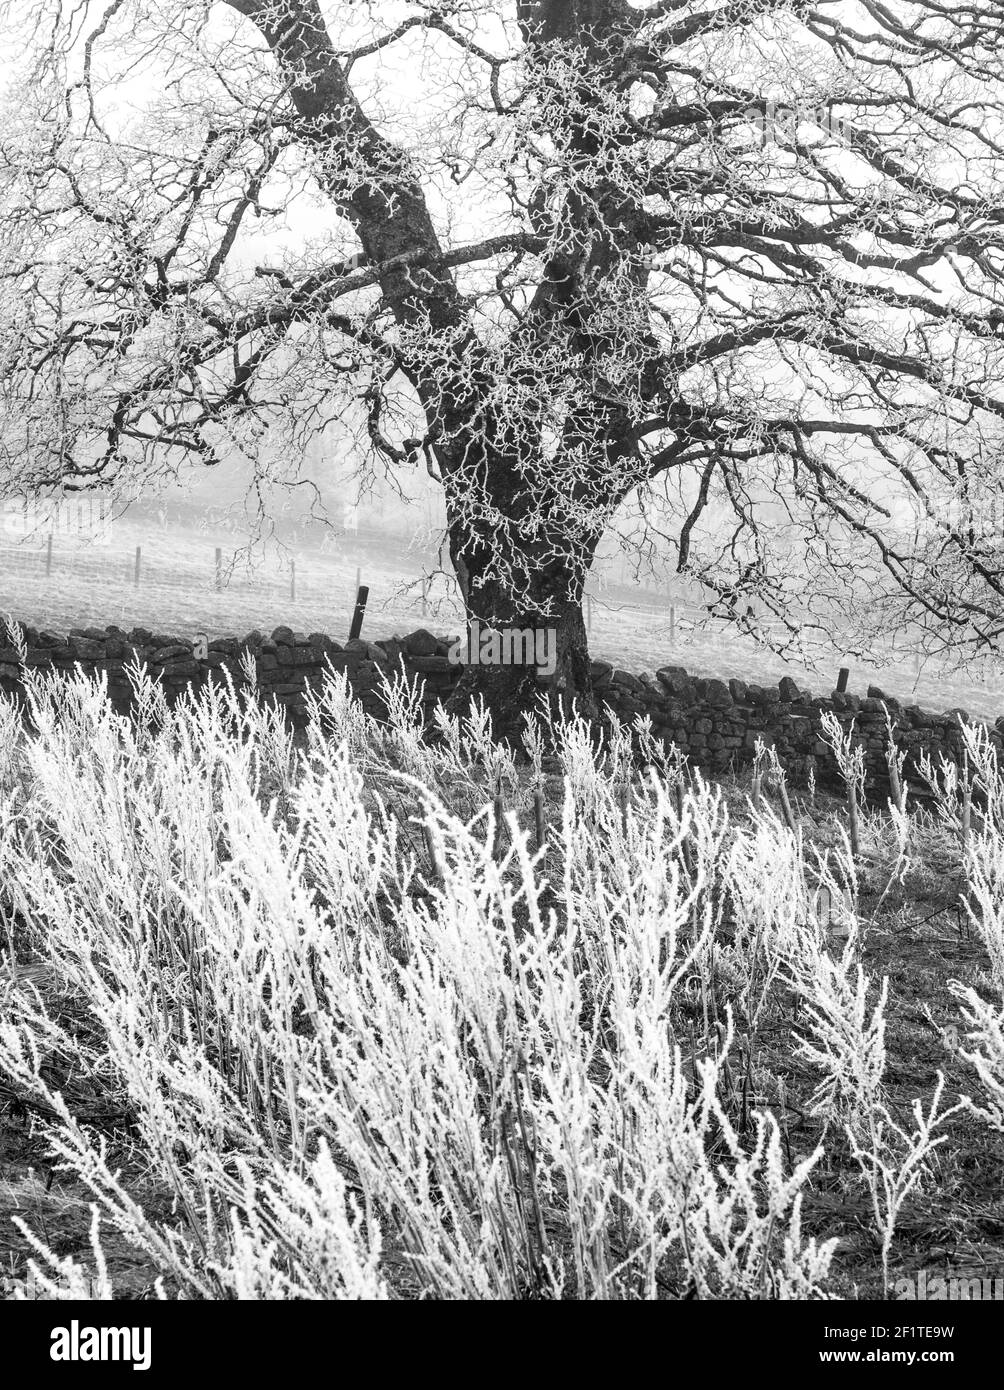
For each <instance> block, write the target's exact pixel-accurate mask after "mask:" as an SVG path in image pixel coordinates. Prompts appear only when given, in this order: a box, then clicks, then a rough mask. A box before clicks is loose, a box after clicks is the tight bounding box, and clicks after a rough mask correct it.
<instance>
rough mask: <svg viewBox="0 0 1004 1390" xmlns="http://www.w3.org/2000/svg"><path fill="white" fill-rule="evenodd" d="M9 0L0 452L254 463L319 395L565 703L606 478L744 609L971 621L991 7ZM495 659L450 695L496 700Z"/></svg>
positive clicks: (297, 445) (998, 133)
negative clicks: (547, 655)
mask: <svg viewBox="0 0 1004 1390" xmlns="http://www.w3.org/2000/svg"><path fill="white" fill-rule="evenodd" d="M9 18H11V20H12V21H13V22H14V25H15V29H17V31H18V32H20V33H22V34H23V35H24V36H25V44H26V49H25V51H26V54H27V55H28V57H27V58H26V61H25V64H24V66H23V68H22V69H21V72H22V74H23V76H24V80H23V81H22V82H21V83H19V84H16V85H15V86H14V87H13V88H12V89H11V91H10V92H9V94H8V102H7V115H6V117H5V127H4V131H3V134H2V136H0V139H2V162H0V178H2V185H0V196H2V199H3V207H4V215H5V225H4V231H3V233H2V243H0V245H2V259H3V264H2V267H0V273H2V279H0V286H2V291H0V294H2V297H0V325H2V343H0V352H2V357H3V379H4V388H3V390H4V414H3V425H2V438H3V442H4V447H5V449H6V459H7V466H8V470H9V471H10V473H11V475H12V476H13V477H14V478H15V479H16V481H17V482H18V483H19V485H23V486H34V487H39V488H45V487H46V486H50V485H52V484H53V483H56V482H60V483H61V484H62V485H69V486H92V485H95V484H97V483H109V482H112V481H114V480H116V479H117V480H120V481H121V480H122V479H124V478H131V479H133V480H135V479H136V478H143V479H147V478H149V477H150V476H151V475H152V474H154V473H156V472H157V470H164V469H170V468H173V467H175V466H176V464H177V461H178V460H179V459H180V458H182V457H185V456H198V457H201V458H202V459H204V460H205V461H206V462H207V463H212V462H213V461H214V459H217V458H219V457H220V456H221V454H223V453H227V452H229V451H232V450H234V449H239V450H241V451H242V452H243V453H244V454H245V455H246V456H247V458H248V460H249V463H250V464H251V465H253V466H254V467H256V468H259V467H260V468H266V467H268V466H269V462H268V460H269V458H273V459H274V458H275V457H276V456H278V455H280V454H282V453H284V452H286V453H288V452H290V451H295V450H297V449H302V448H303V444H304V440H305V439H306V437H307V436H308V435H309V433H310V432H311V431H315V430H318V429H321V428H323V427H324V426H325V425H326V424H327V423H329V422H330V421H331V420H332V419H335V418H340V419H343V420H345V419H357V420H358V421H359V422H360V423H361V426H362V429H363V434H364V443H365V446H366V448H367V449H368V451H369V452H370V455H371V456H372V458H373V460H375V461H382V462H383V463H384V464H388V465H390V466H392V467H407V466H409V465H414V464H415V463H419V462H421V461H423V460H424V462H425V464H426V466H427V467H428V468H429V470H430V472H432V473H433V475H434V476H435V477H437V478H438V479H440V480H441V482H442V486H443V489H444V493H445V499H446V508H447V517H448V527H449V549H450V555H451V559H452V562H453V566H454V568H455V571H456V575H457V578H458V582H459V585H460V589H461V592H462V594H463V597H464V601H465V603H466V605H467V608H468V612H469V614H470V615H471V616H472V617H476V618H478V619H480V620H482V621H484V622H486V623H490V624H495V625H519V626H524V625H533V626H552V627H555V628H556V629H557V632H558V640H559V663H558V673H557V679H558V682H559V684H563V685H564V686H565V687H566V688H568V689H569V690H571V691H573V692H575V693H576V694H577V695H578V696H579V697H580V698H581V699H582V700H583V701H584V702H585V703H587V704H588V702H589V679H588V676H589V666H588V654H587V647H586V637H585V631H584V627H583V622H582V616H581V598H582V593H583V585H584V582H585V578H586V575H587V573H588V570H589V567H590V564H591V561H592V559H593V556H594V554H595V551H596V547H597V545H598V543H599V541H600V539H601V537H603V535H604V534H605V532H606V531H607V529H608V528H609V526H610V524H611V521H612V519H613V518H614V516H615V515H616V513H617V511H618V508H620V507H622V505H623V504H624V503H625V502H626V501H627V500H628V499H634V500H635V501H636V502H637V504H638V506H639V508H640V511H641V514H642V516H643V517H648V518H649V519H650V520H651V522H652V529H653V532H655V531H659V530H662V529H664V530H665V536H664V541H665V544H666V545H668V547H669V548H670V551H671V553H672V555H673V558H674V560H675V563H676V565H677V567H678V568H679V570H680V571H681V572H685V573H687V574H689V575H692V576H694V577H695V578H696V579H698V580H699V581H700V582H701V583H702V584H703V585H704V586H705V588H706V591H707V593H708V596H709V603H710V604H711V605H712V607H713V608H714V609H715V611H717V612H719V613H723V614H726V615H729V616H731V617H733V618H734V619H735V620H736V622H737V623H738V624H739V625H740V626H742V627H745V628H748V629H749V630H751V631H754V632H755V631H758V630H760V629H761V628H762V626H763V624H764V622H765V620H766V619H767V618H771V619H780V620H781V622H782V623H783V624H785V625H786V626H787V629H788V630H789V631H791V632H795V631H797V630H798V629H799V628H801V627H802V626H804V625H805V624H806V623H811V622H814V621H817V620H819V621H824V622H832V621H834V614H835V613H837V612H839V613H840V614H841V621H843V622H844V623H846V624H847V625H848V629H847V630H848V631H852V630H853V631H856V632H857V633H859V634H865V635H867V634H868V633H869V632H872V631H874V630H875V626H876V624H888V623H890V622H896V623H910V624H913V625H914V629H915V632H916V634H917V640H937V641H940V642H942V643H946V642H947V643H953V644H955V645H957V646H958V645H960V644H961V645H962V646H963V647H966V648H967V649H970V650H972V649H976V648H980V647H984V648H991V649H995V648H996V647H997V646H998V645H999V642H1000V637H1001V633H1002V631H1004V604H1002V595H1004V570H1002V559H1004V546H1002V543H1001V536H1000V529H999V526H998V525H996V523H995V522H994V521H992V520H990V518H993V517H999V515H1000V511H999V502H1000V499H1001V494H1002V490H1004V469H1002V466H1001V452H1000V451H1001V418H1002V413H1004V390H1002V386H1001V380H1002V370H1001V369H1002V361H1001V355H1002V349H1004V299H1002V249H1004V248H1002V224H1004V198H1002V173H1004V162H1002V155H1004V149H1002V144H1001V142H1002V140H1004V121H1002V114H1004V112H1002V95H1001V94H1002V93H1004V84H1002V76H1004V73H1002V58H1001V56H1000V50H999V46H998V45H999V39H1000V37H1001V23H1002V18H1004V11H1002V9H1001V7H1000V5H998V4H996V3H992V0H974V3H969V4H966V5H962V6H951V5H945V4H941V3H937V2H936V0H886V2H885V3H880V0H858V2H857V3H849V0H814V3H812V4H809V3H805V0H794V2H793V3H792V2H790V0H789V3H783V2H782V0H657V2H656V3H650V4H647V5H641V4H635V5H632V4H629V3H627V0H539V2H538V3H523V2H522V0H520V2H519V3H513V4H509V3H505V4H499V3H488V0H442V3H424V2H423V0H403V2H402V3H401V4H395V5H386V4H381V5H375V4H365V3H363V4H360V3H351V2H350V0H346V2H345V3H330V4H328V3H325V4H318V3H316V2H315V0H230V3H229V4H226V5H199V4H191V3H183V2H182V0H110V3H105V4H103V5H100V6H94V5H92V4H90V3H89V2H88V0H81V3H79V4H77V5H75V6H64V5H61V4H59V3H58V2H57V0H53V2H52V3H50V4H48V5H45V6H43V7H41V9H40V7H39V6H37V5H31V6H30V7H29V6H28V5H27V4H26V2H25V3H19V4H14V5H13V6H11V7H10V15H9ZM18 26H19V28H18ZM308 214H309V215H308ZM263 229H264V230H263ZM271 229H275V234H274V235H271V234H270V230H271ZM657 493H658V494H660V495H661V497H662V505H661V506H659V507H657V506H656V504H655V501H654V500H653V499H654V498H655V496H656V494H657ZM667 503H668V504H669V505H668V508H667V505H666V504H667ZM665 516H669V518H670V520H671V525H670V526H669V527H664V524H663V522H662V521H661V520H660V518H663V517H665ZM532 682H533V675H532V673H528V672H526V671H525V670H521V669H520V668H496V669H486V668H484V667H481V668H478V669H476V670H472V671H471V672H469V673H468V677H467V678H465V682H464V683H463V685H462V688H461V698H464V699H466V697H467V695H468V694H470V693H471V692H472V691H474V690H475V689H476V690H479V691H480V692H481V693H482V694H484V695H485V696H486V697H487V699H488V701H489V704H490V706H491V707H492V709H493V711H494V713H495V715H496V718H497V720H498V721H499V724H500V725H501V726H502V727H506V726H508V725H510V724H511V722H512V718H513V716H514V715H516V714H517V713H518V711H519V709H520V708H521V707H522V706H523V705H524V704H525V702H526V700H527V699H528V696H529V693H530V689H531V687H532Z"/></svg>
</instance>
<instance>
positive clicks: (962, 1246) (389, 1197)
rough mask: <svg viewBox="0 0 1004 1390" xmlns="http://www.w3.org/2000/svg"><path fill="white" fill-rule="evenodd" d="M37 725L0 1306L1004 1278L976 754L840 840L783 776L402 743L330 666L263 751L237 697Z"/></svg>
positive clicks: (993, 851) (2, 756) (89, 694)
mask: <svg viewBox="0 0 1004 1390" xmlns="http://www.w3.org/2000/svg"><path fill="white" fill-rule="evenodd" d="M35 700H36V709H35V723H36V725H37V728H38V733H37V735H36V736H35V737H34V738H32V739H31V740H30V741H29V740H27V739H26V738H25V737H24V736H23V735H22V734H21V733H20V723H19V719H18V716H17V715H16V713H15V711H13V710H12V709H11V708H10V707H9V706H7V705H4V706H2V707H0V800H2V802H3V804H4V806H5V808H6V814H5V816H4V819H3V822H2V826H3V828H2V833H0V924H2V934H0V935H2V939H3V941H4V962H3V967H2V974H0V1162H2V1164H3V1171H4V1173H5V1178H4V1185H3V1187H2V1188H0V1274H2V1275H5V1276H6V1278H7V1280H8V1284H7V1287H8V1290H9V1291H10V1295H11V1296H13V1295H14V1293H15V1291H17V1290H20V1292H21V1293H22V1294H24V1293H26V1292H27V1293H28V1295H29V1296H31V1295H32V1294H34V1295H35V1296H37V1295H38V1294H39V1293H40V1292H44V1288H45V1286H44V1284H43V1283H42V1282H39V1278H38V1277H36V1275H34V1274H31V1271H30V1267H29V1260H30V1259H31V1258H32V1256H33V1252H34V1258H35V1259H36V1261H37V1262H38V1265H39V1269H40V1272H44V1273H47V1274H48V1276H49V1278H50V1279H51V1280H53V1281H54V1284H53V1289H54V1290H56V1291H58V1290H62V1291H63V1292H64V1294H65V1293H66V1292H76V1293H77V1294H78V1295H79V1294H83V1295H85V1296H88V1295H92V1296H93V1295H97V1294H103V1295H105V1296H115V1297H136V1296H154V1295H155V1294H156V1292H157V1291H158V1290H159V1291H160V1292H161V1293H163V1294H165V1295H166V1296H168V1297H182V1298H210V1299H221V1298H249V1297H250V1298H284V1299H286V1298H294V1299H295V1298H341V1297H353V1296H361V1297H367V1298H378V1297H390V1298H415V1297H419V1296H433V1297H442V1298H450V1299H459V1298H476V1299H510V1298H573V1299H578V1298H601V1299H607V1298H611V1299H621V1298H627V1299H637V1298H643V1299H678V1298H683V1297H699V1298H706V1297H728V1298H796V1299H816V1298H822V1297H838V1298H855V1297H882V1296H888V1297H896V1296H897V1288H901V1287H902V1286H901V1284H900V1281H902V1280H903V1279H906V1278H909V1277H912V1276H914V1275H916V1274H917V1273H918V1271H920V1270H922V1269H923V1270H926V1271H927V1275H928V1277H929V1278H931V1277H934V1276H935V1275H942V1276H944V1275H950V1276H954V1277H965V1278H990V1277H995V1276H996V1277H998V1278H999V1277H1001V1275H1002V1274H1004V1269H1002V1263H1004V1262H1002V1257H1001V1249H1002V1236H1004V1196H1002V1193H1001V1189H1000V1183H999V1173H1000V1171H1001V1162H1002V1159H1004V1046H1002V1039H1001V1032H1000V1027H1001V1018H1002V1006H1004V880H1002V877H1001V864H1002V863H1004V794H1002V792H1001V782H1000V778H999V774H998V769H997V763H996V756H995V755H994V753H993V750H992V749H991V748H989V746H988V745H987V744H986V743H985V742H984V741H981V738H980V736H979V734H978V732H975V733H970V734H969V735H968V737H969V738H970V740H971V747H970V776H971V777H972V778H974V779H975V790H976V791H977V793H978V792H980V791H983V792H984V793H986V794H987V796H986V797H985V798H983V799H981V798H980V797H979V796H977V804H980V805H982V806H983V807H984V810H983V812H982V813H979V814H978V813H977V812H976V811H975V810H970V811H969V812H968V813H965V814H964V813H963V807H964V806H965V805H967V804H969V805H970V806H972V804H973V797H972V791H970V793H969V794H967V795H964V794H963V793H964V790H965V789H964V788H960V786H959V784H958V783H957V782H956V781H954V780H953V779H951V778H947V779H942V780H941V781H940V782H939V795H938V797H937V799H936V804H935V806H934V809H930V808H929V809H922V808H913V807H912V803H911V807H910V809H907V808H906V807H904V809H902V810H900V809H898V808H896V807H891V806H888V805H887V806H884V807H883V806H881V805H866V806H865V808H864V811H863V814H862V818H861V827H860V846H859V848H858V851H857V853H856V854H852V853H851V851H850V849H849V846H848V843H847V817H846V809H845V806H844V804H843V802H842V801H840V800H838V799H834V798H830V797H825V796H822V795H819V796H810V795H809V794H806V795H805V796H804V797H793V798H792V803H793V804H792V806H791V813H790V817H789V814H788V812H787V811H786V810H784V806H783V801H782V800H779V795H778V793H779V785H780V784H779V781H778V778H779V777H780V775H781V774H780V771H779V770H778V769H777V768H776V765H775V766H774V767H773V768H772V767H771V766H770V765H769V764H768V765H767V766H766V767H765V768H764V769H762V771H763V781H762V782H761V783H758V786H757V788H756V789H753V788H751V785H750V783H749V781H748V780H744V781H736V780H732V781H730V782H729V783H727V784H726V785H725V786H723V787H720V788H719V787H707V786H705V785H704V784H703V783H701V782H700V781H699V780H698V781H692V780H691V779H690V778H689V777H688V776H687V775H686V773H685V770H684V769H683V768H682V767H681V766H679V765H678V764H677V763H676V762H675V760H674V759H672V758H670V759H668V760H666V761H664V762H662V763H661V764H659V763H658V759H656V763H657V766H656V769H655V770H654V771H650V772H649V773H647V774H646V775H645V776H642V775H641V774H640V773H639V772H638V771H636V770H633V767H632V761H631V756H630V752H629V743H628V741H627V740H626V739H623V738H618V737H615V738H614V740H613V742H612V743H610V744H609V745H608V746H607V747H606V748H605V749H604V750H603V751H602V754H598V753H597V752H596V750H594V749H593V748H592V747H591V745H590V743H589V740H588V738H587V737H586V736H585V731H584V730H583V729H581V728H579V727H578V726H575V725H572V726H558V727H557V728H545V727H542V726H539V725H538V726H535V728H534V730H533V736H532V737H530V738H529V741H528V744H527V753H528V761H527V763H526V764H521V763H516V762H514V761H513V760H512V759H511V758H510V757H509V756H508V755H507V754H506V753H504V752H501V751H500V750H498V749H497V748H495V747H494V746H493V745H492V744H491V743H490V741H488V740H487V739H486V738H485V736H484V733H483V731H482V730H479V729H478V728H477V727H476V726H470V727H466V728H465V727H462V726H459V725H455V724H454V725H450V724H446V725H444V728H443V732H444V735H445V737H444V739H443V741H442V742H441V743H440V744H439V745H438V746H437V747H436V748H435V749H431V748H429V747H427V746H426V745H424V744H423V742H422V740H421V738H420V737H419V725H418V723H417V719H418V715H417V711H416V710H415V709H414V708H412V707H409V705H408V704H407V702H406V701H404V700H403V699H402V702H401V703H400V704H399V705H398V707H397V712H396V716H395V719H394V721H393V724H392V726H391V727H390V728H387V727H384V726H380V725H376V724H374V723H373V722H372V721H370V720H368V719H367V718H366V717H365V716H364V715H363V713H362V711H361V710H360V709H359V707H358V706H357V705H356V704H355V703H354V702H353V701H352V700H351V698H350V696H349V694H348V691H347V688H346V687H345V685H344V683H343V682H342V681H341V680H338V681H332V682H331V683H330V684H329V686H328V689H327V691H326V693H325V695H324V697H323V704H322V706H321V707H320V708H319V710H318V715H317V718H316V719H315V720H314V721H313V722H312V724H311V727H310V728H309V730H308V731H307V733H306V735H305V736H304V737H303V738H302V739H298V740H294V739H292V738H291V737H290V736H289V735H287V734H285V733H284V732H283V731H282V729H281V727H280V726H279V725H278V724H276V723H275V722H274V721H273V720H272V719H271V717H270V716H269V715H268V714H267V713H264V712H262V711H261V710H259V709H258V708H257V707H256V706H254V705H250V706H248V707H243V706H241V705H240V704H239V703H234V704H233V705H231V706H229V707H223V708H220V707H217V708H215V709H211V708H209V707H207V706H193V707H191V708H185V707H179V708H178V709H176V710H174V711H167V710H159V711H158V710H157V709H156V708H153V709H152V711H151V716H150V720H149V722H148V723H146V724H142V723H141V724H140V726H139V727H138V728H132V727H131V726H129V725H128V724H125V723H123V722H122V721H120V720H118V719H116V718H115V717H114V716H113V715H111V714H110V713H109V711H108V710H107V707H106V706H105V705H104V704H103V703H102V702H101V701H100V700H99V699H97V698H95V696H94V693H93V691H92V689H91V688H90V687H89V686H88V684H87V683H86V681H84V680H83V679H80V680H78V681H76V682H75V683H74V684H72V685H71V686H67V685H65V684H61V683H59V682H58V681H55V680H53V681H50V682H48V683H42V684H40V685H39V687H38V690H37V692H36V695H35ZM322 729H323V732H322ZM493 807H494V809H493ZM496 811H500V812H501V813H502V818H503V823H501V828H497V827H496V824H495V821H494V815H495V812H496ZM43 846H44V847H45V848H43ZM93 1202H97V1206H98V1210H99V1213H100V1223H99V1225H98V1226H97V1227H95V1226H94V1224H93V1222H92V1217H91V1212H90V1206H89V1204H90V1203H93ZM29 1232H30V1234H31V1239H32V1242H34V1244H33V1245H32V1244H31V1243H30V1242H29V1239H28V1233H29ZM98 1249H100V1251H101V1256H102V1258H101V1260H99V1259H98V1255H97V1251H98ZM43 1251H44V1252H45V1253H42V1252H43ZM102 1261H103V1267H104V1268H105V1270H106V1275H105V1276H102V1275H101V1268H102Z"/></svg>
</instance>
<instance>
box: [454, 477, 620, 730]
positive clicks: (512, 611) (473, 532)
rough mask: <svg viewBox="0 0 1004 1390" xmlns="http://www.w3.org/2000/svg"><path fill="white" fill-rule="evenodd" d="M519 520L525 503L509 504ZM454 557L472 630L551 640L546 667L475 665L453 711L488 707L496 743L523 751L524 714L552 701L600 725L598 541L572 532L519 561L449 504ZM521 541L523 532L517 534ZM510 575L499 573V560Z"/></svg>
mask: <svg viewBox="0 0 1004 1390" xmlns="http://www.w3.org/2000/svg"><path fill="white" fill-rule="evenodd" d="M502 508H503V511H504V514H507V515H510V516H511V515H512V514H513V512H514V511H516V510H517V509H518V504H516V503H515V502H514V500H513V499H512V498H509V499H507V502H506V501H504V502H503V504H502ZM447 510H448V517H449V522H450V525H449V535H450V557H451V559H452V562H453V566H454V570H455V572H456V574H457V578H458V583H459V586H460V591H461V594H462V595H463V600H464V606H465V610H466V616H467V620H468V624H471V623H477V624H478V628H479V630H480V631H481V632H482V633H484V632H485V631H486V630H488V631H490V630H496V631H505V630H513V629H515V630H517V631H519V632H526V631H528V630H530V631H532V632H533V633H534V634H536V633H538V632H542V633H546V634H547V644H546V651H547V654H548V658H549V660H548V662H547V665H548V666H550V665H551V658H552V654H553V665H554V669H553V672H550V673H549V674H546V675H545V674H544V673H543V672H541V671H540V668H539V667H538V666H537V665H525V664H523V665H516V664H512V665H507V664H481V663H478V664H469V665H467V666H466V667H465V669H464V671H463V673H462V675H461V678H460V680H459V681H458V682H457V685H456V687H455V689H454V692H453V695H452V697H451V700H450V703H449V708H450V710H451V712H453V713H459V714H466V713H467V712H468V710H469V707H470V701H471V699H472V698H473V699H477V700H481V701H483V702H484V704H485V706H486V708H487V709H488V711H489V713H490V714H491V718H492V731H493V734H494V736H495V737H496V738H498V739H500V740H502V741H505V742H507V743H509V744H510V745H513V746H518V745H519V742H520V736H521V734H522V731H523V728H524V722H523V714H524V712H527V711H531V710H534V709H537V708H538V707H539V701H540V699H541V697H542V696H543V697H545V698H546V700H547V702H548V704H549V706H550V708H551V709H552V710H553V711H554V712H555V713H561V714H563V715H565V716H570V715H571V714H572V713H573V712H574V713H577V714H580V715H583V716H585V717H587V718H590V719H594V718H596V717H597V716H598V715H599V707H598V704H597V701H596V699H595V696H594V695H593V691H592V682H591V679H590V674H589V667H590V658H589V645H588V641H587V637H586V625H585V622H584V619H583V613H582V599H583V592H584V588H585V581H586V576H587V575H588V572H589V566H590V564H591V563H592V559H593V555H594V553H595V549H596V545H597V542H598V540H599V537H598V536H595V537H591V538H587V539H584V540H583V539H580V540H579V541H578V542H572V541H570V539H569V537H568V535H567V533H566V534H564V535H562V536H561V537H560V538H557V537H556V539H555V543H554V544H548V542H547V540H546V539H545V540H543V541H540V542H537V543H536V544H535V545H533V546H528V547H526V548H525V549H524V550H523V551H522V553H521V554H520V555H519V556H515V555H511V554H510V555H505V554H503V555H501V556H500V554H499V548H500V547H499V542H498V540H497V539H496V538H494V537H491V536H488V535H486V534H485V532H484V528H483V527H482V526H480V525H477V524H475V525H472V524H471V521H470V517H469V516H468V515H465V514H464V513H463V510H462V509H459V512H457V511H454V514H453V515H452V516H450V515H449V513H450V512H451V511H453V510H454V509H453V508H451V506H450V503H449V499H448V503H447ZM517 535H518V532H517ZM500 560H501V562H502V565H503V566H504V567H505V568H506V570H507V571H508V576H509V577H506V578H500V577H499V576H498V574H497V570H498V566H499V562H500ZM516 571H519V572H522V573H525V576H526V582H525V583H521V584H518V585H514V584H513V583H512V579H511V575H512V573H513V572H516Z"/></svg>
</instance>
